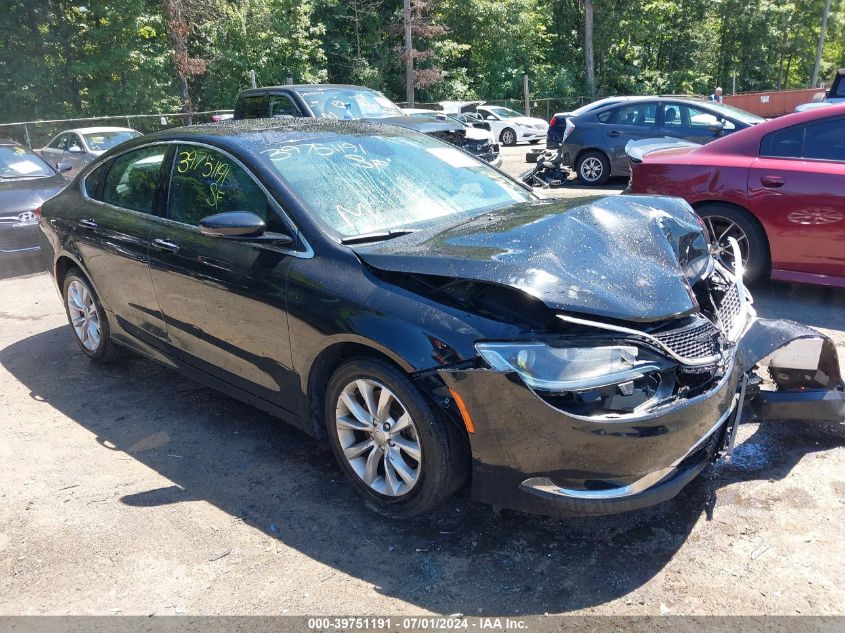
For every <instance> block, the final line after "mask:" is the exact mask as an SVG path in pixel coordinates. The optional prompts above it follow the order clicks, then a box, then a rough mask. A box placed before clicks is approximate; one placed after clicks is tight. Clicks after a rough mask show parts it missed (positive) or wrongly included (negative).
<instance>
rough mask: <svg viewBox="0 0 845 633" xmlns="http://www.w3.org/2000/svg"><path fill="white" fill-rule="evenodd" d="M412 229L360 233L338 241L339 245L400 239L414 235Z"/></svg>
mask: <svg viewBox="0 0 845 633" xmlns="http://www.w3.org/2000/svg"><path fill="white" fill-rule="evenodd" d="M414 232H415V231H414V229H392V230H390V231H378V232H376V233H362V234H361V235H352V236H350V237H343V238H341V239H340V243H341V244H366V243H367V242H383V241H385V240H392V239H393V238H394V237H402V236H403V235H408V234H410V233H414Z"/></svg>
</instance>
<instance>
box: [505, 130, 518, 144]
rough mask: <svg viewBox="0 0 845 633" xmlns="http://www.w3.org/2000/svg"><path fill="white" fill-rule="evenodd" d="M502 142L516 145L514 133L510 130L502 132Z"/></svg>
mask: <svg viewBox="0 0 845 633" xmlns="http://www.w3.org/2000/svg"><path fill="white" fill-rule="evenodd" d="M502 143H504V144H505V145H516V133H515V132H513V131H511V130H505V131H504V132H502Z"/></svg>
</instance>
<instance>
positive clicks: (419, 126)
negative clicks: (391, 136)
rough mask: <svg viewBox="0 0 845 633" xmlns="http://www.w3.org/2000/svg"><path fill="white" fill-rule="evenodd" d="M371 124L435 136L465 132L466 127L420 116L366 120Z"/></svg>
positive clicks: (455, 122)
mask: <svg viewBox="0 0 845 633" xmlns="http://www.w3.org/2000/svg"><path fill="white" fill-rule="evenodd" d="M364 121H369V122H370V123H387V124H388V125H397V126H399V127H404V128H407V129H409V130H415V131H417V132H422V133H423V134H434V133H435V132H463V131H464V126H463V125H461V124H460V123H458V122H457V121H454V122H451V123H450V122H448V121H442V120H440V119H430V118H428V117H425V118H423V117H418V116H392V117H385V118H382V119H364Z"/></svg>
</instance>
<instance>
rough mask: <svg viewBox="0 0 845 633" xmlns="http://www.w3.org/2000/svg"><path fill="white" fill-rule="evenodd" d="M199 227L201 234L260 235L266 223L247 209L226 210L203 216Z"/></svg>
mask: <svg viewBox="0 0 845 633" xmlns="http://www.w3.org/2000/svg"><path fill="white" fill-rule="evenodd" d="M199 228H200V233H202V234H203V235H212V236H214V237H260V236H262V235H264V232H265V231H266V230H267V225H266V224H264V220H262V219H261V218H259V217H258V216H257V215H255V214H254V213H250V212H249V211H228V212H226V213H217V214H215V215H209V216H208V217H206V218H203V219H202V220H200V224H199Z"/></svg>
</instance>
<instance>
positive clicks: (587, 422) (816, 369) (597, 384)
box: [374, 198, 845, 515]
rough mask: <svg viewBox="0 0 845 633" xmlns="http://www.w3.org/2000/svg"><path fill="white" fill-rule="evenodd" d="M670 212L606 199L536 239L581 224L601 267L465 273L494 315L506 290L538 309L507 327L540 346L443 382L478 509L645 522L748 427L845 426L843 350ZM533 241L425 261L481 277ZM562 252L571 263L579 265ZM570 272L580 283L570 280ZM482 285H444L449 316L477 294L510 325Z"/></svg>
mask: <svg viewBox="0 0 845 633" xmlns="http://www.w3.org/2000/svg"><path fill="white" fill-rule="evenodd" d="M670 202H671V204H670V203H669V202H667V199H662V200H659V199H645V198H642V199H639V200H638V199H637V198H628V200H627V201H620V200H619V199H616V200H614V201H607V199H605V200H600V201H595V202H592V203H590V204H587V205H583V206H582V207H578V208H575V209H570V210H568V211H567V212H566V213H565V214H564V216H565V217H564V218H562V219H561V218H557V217H552V216H544V217H537V218H535V219H534V220H533V222H532V223H531V224H530V225H531V226H533V227H535V229H534V230H536V227H538V226H540V227H543V226H544V225H545V228H544V229H543V230H542V232H543V235H548V234H549V232H548V229H549V228H551V227H557V228H563V225H564V224H568V228H570V229H571V230H572V231H577V232H579V233H580V236H576V237H580V238H581V239H582V240H586V239H587V238H589V241H584V242H583V244H585V245H587V244H592V245H593V246H592V247H594V248H595V249H596V250H595V253H589V252H588V253H586V254H584V256H583V257H582V258H581V259H580V260H579V257H577V256H573V257H570V258H569V259H568V264H569V265H567V260H566V258H560V257H557V260H558V261H557V263H556V259H555V258H554V257H552V256H551V255H547V256H546V265H545V267H541V266H540V265H539V262H532V263H531V264H529V265H528V266H526V267H525V274H523V275H522V276H520V277H515V276H514V275H513V274H512V272H504V273H503V272H502V267H504V268H505V269H506V268H507V267H506V266H504V265H503V264H501V265H500V267H499V268H496V269H494V268H492V267H491V268H477V269H473V268H472V266H471V265H469V264H468V265H467V266H465V267H464V266H462V269H463V270H466V271H471V272H473V274H474V278H475V281H474V282H473V283H474V284H478V283H482V284H483V283H491V282H496V283H495V284H493V285H492V286H490V287H489V288H490V289H489V290H487V292H488V293H489V296H490V297H500V298H501V299H503V300H504V301H507V299H508V297H509V295H508V294H507V292H505V289H507V291H510V292H513V291H514V289H516V288H519V289H520V290H521V291H522V292H523V293H525V294H527V295H530V296H531V297H533V298H534V299H535V300H536V301H533V302H531V301H528V302H523V304H520V305H521V307H520V309H519V310H518V312H519V314H517V315H514V314H512V312H517V311H516V310H509V309H507V308H506V307H504V306H503V307H502V308H501V310H500V312H499V314H500V315H502V318H506V319H507V320H508V321H509V322H511V323H516V322H520V323H523V326H522V327H523V334H522V335H520V336H519V337H515V338H510V339H508V340H494V339H491V340H485V339H479V340H476V341H475V344H474V348H475V352H476V354H477V356H476V358H475V360H474V361H473V362H466V361H465V362H462V363H456V364H453V365H450V366H444V367H440V368H439V369H438V370H437V371H436V375H437V377H438V378H439V380H440V381H441V384H442V385H443V386H444V389H443V393H446V394H448V398H449V400H450V407H451V409H452V410H453V412H454V415H455V417H456V418H459V419H462V421H463V424H464V425H465V426H466V428H467V429H468V430H470V431H471V432H470V433H469V441H470V445H471V450H472V458H473V483H472V488H473V495H474V497H475V498H477V499H478V500H480V501H482V502H485V503H489V504H492V505H494V506H498V507H508V508H513V509H518V510H522V511H527V512H535V513H541V514H552V515H569V514H608V513H614V512H624V511H629V510H635V509H639V508H643V507H646V506H650V505H653V504H655V503H659V502H662V501H665V500H667V499H669V498H671V497H673V496H675V495H676V494H677V493H678V492H680V490H681V489H682V488H683V487H684V486H685V485H686V484H688V483H689V482H690V481H692V480H693V479H694V478H695V477H696V476H697V475H698V474H699V473H700V472H701V471H702V470H703V469H704V468H705V467H706V466H707V465H708V464H709V463H711V462H712V461H713V460H714V459H716V458H719V457H721V458H724V459H729V457H730V453H731V451H732V448H733V443H734V441H735V438H736V428H737V426H738V424H740V423H741V422H742V421H745V420H749V419H751V418H752V417H753V416H756V417H757V418H759V419H761V420H763V421H765V420H770V419H803V420H820V421H822V420H827V421H837V422H839V421H842V419H843V417H845V387H844V386H843V383H842V378H841V376H840V371H839V361H838V358H837V354H836V349H835V346H834V345H833V343H832V342H831V341H830V340H829V339H828V338H827V337H826V336H824V335H823V334H821V333H819V332H817V331H815V330H813V329H811V328H808V327H806V326H803V325H800V324H797V323H793V322H789V321H780V320H769V319H761V318H758V317H757V315H756V313H755V310H754V307H753V302H752V298H751V296H750V294H749V293H748V291H747V289H746V288H745V286H744V285H743V283H742V264H741V258H740V256H739V249H738V247H737V246H736V245H734V254H735V262H736V263H735V267H734V270H728V269H727V268H725V267H723V266H722V265H721V264H719V263H718V262H716V261H715V260H714V258H713V257H712V256H711V255H710V253H709V249H708V244H707V242H706V239H705V237H704V236H705V232H704V231H703V230H702V227H700V225H699V224H698V222H696V220H695V216H693V215H692V211H691V210H690V209H689V207H688V206H686V205H685V203H682V202H680V201H677V202H676V201H670ZM676 204H677V206H675V207H674V208H673V206H672V205H676ZM626 205H627V206H626ZM638 206H639V208H638V209H637V208H636V207H638ZM632 209H633V210H632ZM611 211H615V213H610V212H611ZM638 214H639V218H640V219H639V223H638V222H637V216H638ZM496 222H498V219H496V218H494V219H491V220H490V222H489V224H491V225H492V224H495V223H496ZM517 225H518V222H517V221H516V220H513V219H512V220H511V221H510V224H509V225H508V227H507V230H506V233H504V234H505V235H507V236H508V238H507V239H506V240H503V242H504V243H505V244H506V245H507V249H505V248H502V249H500V250H499V251H497V252H493V253H492V255H491V246H490V245H491V244H492V242H493V241H494V240H492V239H491V238H489V233H490V232H491V231H492V232H495V229H489V230H488V232H487V233H483V232H482V231H475V230H471V231H466V230H464V231H462V232H458V231H452V232H451V233H449V234H448V235H443V234H441V235H439V236H436V237H435V238H434V239H432V240H428V241H427V242H426V243H425V244H424V246H425V248H426V249H428V250H430V249H432V248H434V249H435V250H439V251H440V252H441V253H446V252H448V251H449V249H450V248H452V249H453V252H455V253H458V252H459V253H460V254H461V256H462V257H464V258H465V260H466V259H473V258H475V257H476V255H475V254H474V251H473V252H470V247H469V246H468V245H472V247H473V248H475V247H480V248H481V249H483V252H485V253H487V256H488V257H490V259H494V260H497V261H499V262H500V263H501V262H502V261H506V258H508V257H512V256H513V253H514V252H516V251H518V250H519V246H520V245H521V244H522V243H523V242H527V241H529V240H528V237H529V236H528V235H527V234H526V233H525V229H524V227H525V226H529V225H528V224H526V225H518V228H514V226H517ZM622 233H624V234H625V236H626V238H625V240H624V241H623V243H622V245H621V246H620V245H619V244H618V243H617V242H620V241H622V240H620V234H622ZM482 235H484V237H481V236H482ZM657 235H659V236H660V237H655V236H657ZM501 236H502V233H500V234H499V238H501ZM548 239H550V238H547V239H546V240H541V239H538V240H536V242H535V244H534V247H533V248H532V249H531V251H530V252H531V253H534V254H536V253H542V252H543V250H544V248H546V246H547V242H548ZM554 239H555V240H556V243H555V244H554V245H556V246H558V247H561V248H567V247H568V248H575V247H576V246H575V245H574V243H573V244H562V243H561V240H563V239H564V238H561V237H556V238H554ZM632 244H634V245H637V246H636V248H639V249H641V252H642V253H643V254H642V256H641V257H637V256H636V253H635V252H633V251H632V250H631V248H630V245H632ZM447 245H448V246H447ZM626 245H627V248H628V251H629V257H628V260H627V261H626V262H624V265H623V266H616V267H615V268H614V267H612V266H609V265H608V266H606V267H604V268H603V269H599V270H598V271H597V272H596V265H595V263H594V262H596V261H599V263H600V262H601V260H602V258H605V259H607V258H608V256H609V257H613V256H616V257H622V256H623V255H621V254H620V253H621V252H623V251H625V249H626ZM588 248H591V247H590V246H582V247H581V251H584V250H585V249H588ZM613 249H621V250H619V251H614V250H613ZM634 250H635V249H634ZM607 251H611V252H610V253H608V252H607ZM526 252H528V251H526ZM549 252H551V250H550V251H549ZM503 253H504V254H503ZM582 254H583V253H582ZM479 258H480V257H479ZM559 260H563V261H559ZM374 261H377V260H374ZM579 261H580V262H581V268H580V270H577V269H578V265H579V264H578V262H579ZM591 262H593V263H591ZM380 263H381V265H382V266H391V265H392V264H391V263H390V262H388V261H382V262H380ZM532 264H534V265H536V267H532ZM624 266H627V267H628V268H627V276H628V279H629V287H628V289H627V291H626V290H624V283H623V282H624V280H625V278H626V271H625V270H624ZM409 267H410V266H409V265H407V262H405V263H404V266H403V268H404V269H405V270H404V271H403V272H401V273H398V274H399V275H400V276H401V277H402V279H403V280H404V281H400V282H398V283H407V279H409V278H411V277H414V273H409V271H408V268H409ZM396 268H397V270H398V268H399V267H398V266H396ZM415 268H416V269H418V271H417V272H422V273H423V275H422V276H423V277H425V276H426V274H428V273H430V272H431V271H432V268H426V267H425V265H424V264H418V265H416V266H415ZM573 268H575V269H576V270H574V271H573V270H572V269H573ZM531 270H534V271H535V273H534V274H533V275H532V274H529V272H530V271H531ZM536 270H541V271H543V274H539V273H536ZM566 270H569V272H571V273H572V276H571V277H568V278H566V277H564V275H565V274H566V273H565V271H566ZM494 271H495V272H494ZM591 274H593V275H594V276H595V278H596V279H598V280H600V281H601V283H591V284H589V285H587V284H586V283H584V282H582V283H581V284H580V285H577V286H576V283H575V282H574V280H576V279H585V278H587V277H589V275H591ZM496 275H499V277H498V278H497V277H496ZM643 279H646V282H645V283H640V282H642V280H643ZM393 280H394V282H396V277H395V276H394V277H393ZM506 280H507V282H508V283H503V282H504V281H506ZM538 280H540V281H538ZM561 280H566V284H568V285H566V284H562V283H561ZM602 284H603V285H602ZM465 285H466V284H465V283H464V282H463V281H461V280H452V281H449V280H448V279H447V278H442V279H441V280H440V283H439V285H432V286H431V289H430V290H429V292H428V294H429V296H433V297H437V298H438V300H441V301H446V300H447V299H445V298H444V293H446V292H448V291H449V289H455V288H460V289H461V290H460V291H458V292H457V294H459V295H460V297H459V298H460V299H461V300H464V299H465V298H467V297H470V298H471V299H472V300H470V299H466V303H465V304H464V307H465V308H466V309H467V310H469V311H474V312H476V313H482V312H483V314H484V315H485V316H494V314H495V302H492V301H487V302H482V301H479V297H482V296H484V293H483V292H476V293H475V294H473V293H472V292H469V291H466V290H463V288H464V287H465ZM414 290H415V292H420V293H421V294H425V293H424V291H422V290H420V289H419V288H417V287H415V288H414ZM626 293H627V294H626ZM510 303H513V302H512V301H511V302H510ZM456 305H459V304H456ZM500 305H501V304H500ZM538 306H540V307H538ZM544 314H552V315H553V322H552V323H548V322H545V321H544V316H543V315H544ZM661 315H666V316H661ZM641 316H645V317H646V318H639V317H641ZM531 324H533V325H531ZM765 370H768V374H769V376H764V375H763V374H764V372H765ZM764 378H765V379H764Z"/></svg>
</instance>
